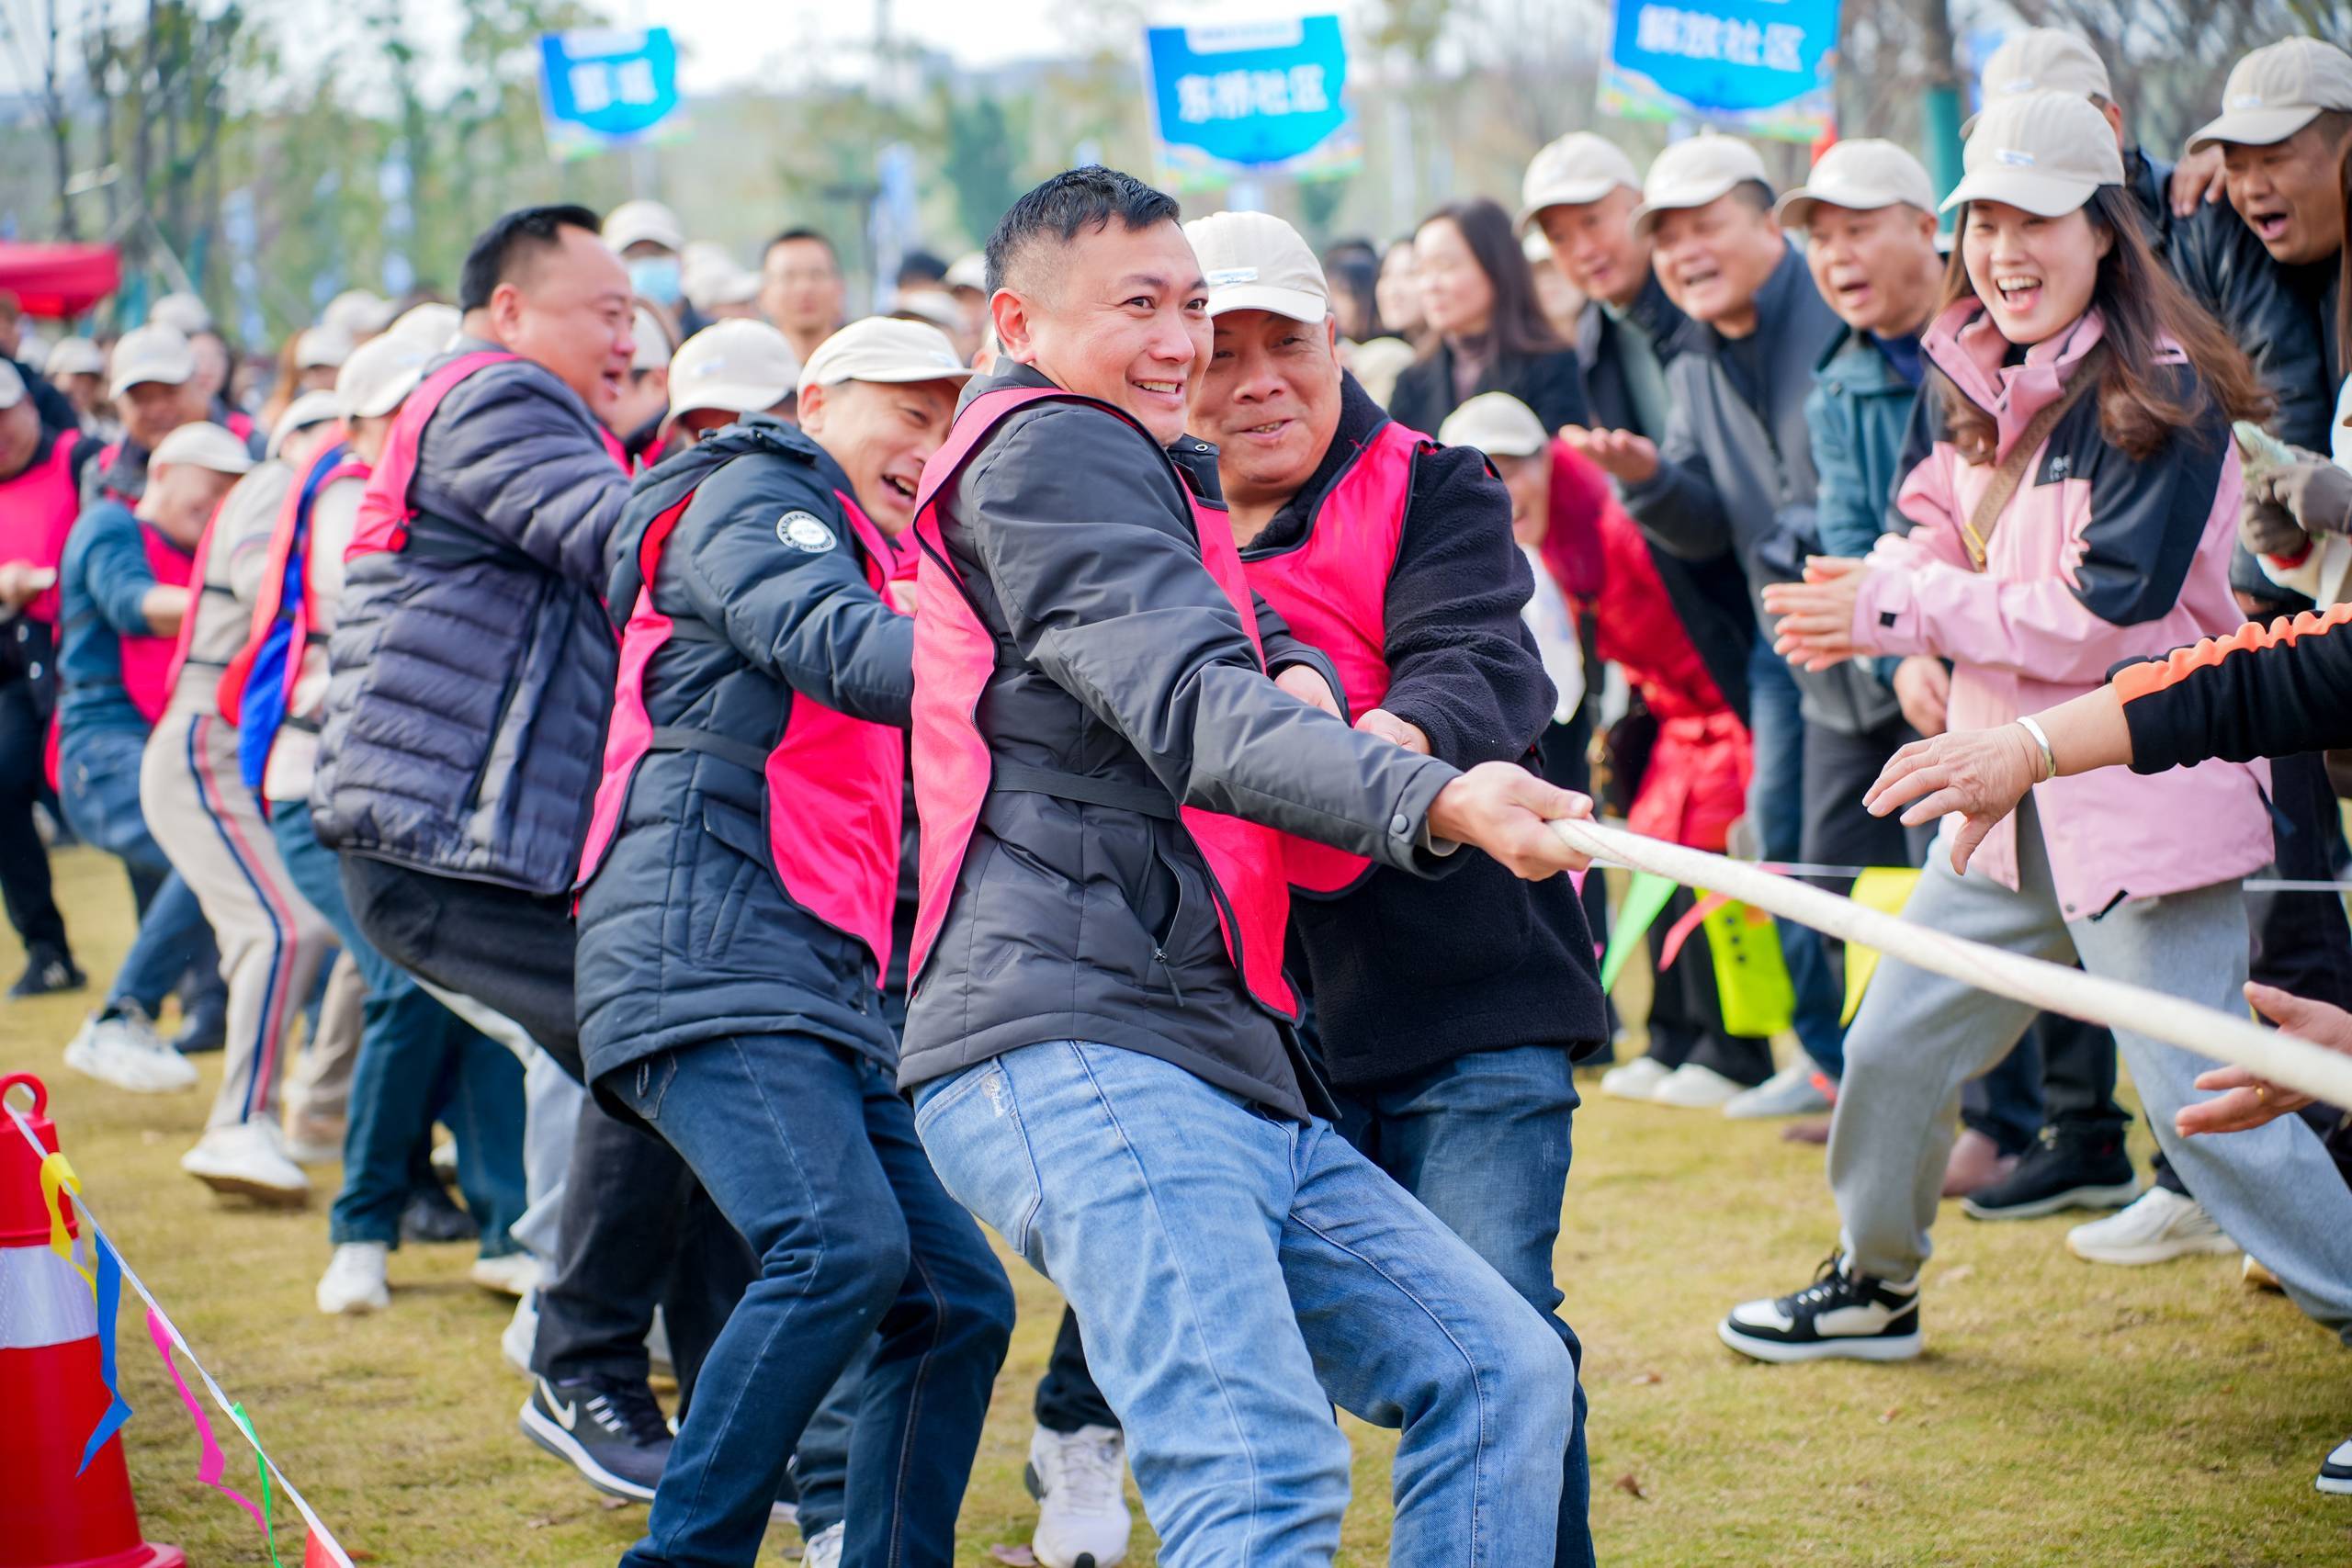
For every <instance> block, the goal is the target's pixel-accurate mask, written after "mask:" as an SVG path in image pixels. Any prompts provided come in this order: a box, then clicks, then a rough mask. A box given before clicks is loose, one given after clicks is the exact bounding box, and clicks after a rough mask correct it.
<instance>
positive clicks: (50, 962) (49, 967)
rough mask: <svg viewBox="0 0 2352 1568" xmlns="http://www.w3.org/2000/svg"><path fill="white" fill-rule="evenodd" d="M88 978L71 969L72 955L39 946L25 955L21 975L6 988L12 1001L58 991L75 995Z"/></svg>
mask: <svg viewBox="0 0 2352 1568" xmlns="http://www.w3.org/2000/svg"><path fill="white" fill-rule="evenodd" d="M89 983H90V977H89V976H86V975H85V974H83V973H82V971H81V970H79V969H77V968H75V967H74V955H73V954H72V953H68V952H66V951H65V950H64V949H63V948H62V947H51V946H50V945H49V944H48V943H46V942H43V943H42V944H41V945H40V946H38V947H36V948H33V949H32V950H31V951H30V952H28V953H26V954H25V972H24V974H22V975H21V976H17V983H16V984H15V985H13V986H11V987H8V994H9V995H10V996H12V997H46V996H50V995H51V994H53V993H55V992H58V991H78V990H80V989H81V988H82V987H85V986H86V985H88V984H89Z"/></svg>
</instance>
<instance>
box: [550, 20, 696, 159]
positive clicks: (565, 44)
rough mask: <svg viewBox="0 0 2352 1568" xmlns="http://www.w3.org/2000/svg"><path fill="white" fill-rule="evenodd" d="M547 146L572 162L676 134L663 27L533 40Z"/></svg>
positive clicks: (673, 68)
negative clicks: (658, 132)
mask: <svg viewBox="0 0 2352 1568" xmlns="http://www.w3.org/2000/svg"><path fill="white" fill-rule="evenodd" d="M539 101H540V106H541V107H542V109H543V111H544V113H545V116H546V118H547V126H548V146H549V147H550V148H552V149H553V150H554V152H555V154H556V156H558V157H560V158H577V157H580V156H582V155H583V154H585V153H589V152H604V151H605V150H606V149H607V148H612V147H626V146H628V145H629V144H631V143H633V142H637V141H645V140H648V139H649V138H650V137H652V136H653V134H654V132H655V131H656V130H657V129H660V130H662V131H663V132H665V133H668V132H674V131H676V130H678V129H680V123H679V121H678V120H676V119H675V118H673V117H675V116H676V115H677V110H678V50H677V46H676V45H675V44H674V43H673V42H672V41H671V39H670V29H669V28H640V29H637V30H634V31H629V30H621V29H614V28H597V29H594V30H589V31H582V32H569V33H547V34H543V35H541V37H540V39H539Z"/></svg>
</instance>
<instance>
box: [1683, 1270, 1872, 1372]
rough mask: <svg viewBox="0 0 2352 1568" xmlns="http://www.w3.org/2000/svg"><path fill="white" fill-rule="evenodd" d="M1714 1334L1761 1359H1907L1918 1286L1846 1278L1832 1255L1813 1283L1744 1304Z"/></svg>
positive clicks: (1859, 1276) (1860, 1276)
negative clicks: (1790, 1293) (1801, 1288)
mask: <svg viewBox="0 0 2352 1568" xmlns="http://www.w3.org/2000/svg"><path fill="white" fill-rule="evenodd" d="M1715 1332H1716V1333H1717V1334H1718V1335H1720V1336H1722V1337H1723V1342H1724V1344H1726V1345H1728V1346H1730V1347H1731V1348H1733V1349H1735V1350H1736V1351H1738V1352H1739V1353H1740V1354H1741V1355H1743V1356H1753V1357H1755V1358H1756V1359H1758V1360H1759V1361H1817V1360H1821V1359H1824V1358H1826V1357H1830V1356H1843V1357H1847V1358H1849V1359H1853V1360H1858V1361H1907V1360H1909V1359H1911V1358H1912V1357H1914V1356H1916V1355H1917V1354H1918V1353H1919V1281H1918V1280H1917V1279H1916V1278H1914V1279H1912V1280H1908V1281H1906V1282H1905V1283H1903V1284H1899V1285H1898V1284H1893V1283H1890V1282H1889V1281H1887V1280H1873V1279H1871V1278H1870V1277H1869V1276H1868V1275H1864V1274H1851V1273H1849V1272H1847V1269H1846V1260H1845V1258H1843V1257H1842V1256H1841V1255H1839V1254H1838V1253H1834V1252H1833V1253H1831V1254H1830V1255H1829V1257H1828V1258H1827V1259H1826V1260H1825V1261H1824V1262H1823V1263H1822V1265H1821V1269H1820V1271H1819V1272H1817V1273H1815V1275H1814V1277H1813V1283H1812V1284H1810V1285H1808V1286H1806V1287H1805V1288H1804V1290H1802V1291H1799V1292H1797V1293H1796V1294H1795V1295H1792V1296H1781V1297H1780V1298H1778V1299H1777V1300H1771V1301H1758V1302H1742V1303H1740V1304H1739V1305H1737V1306H1736V1307H1734V1308H1732V1309H1731V1315H1730V1316H1728V1317H1726V1318H1724V1320H1723V1323H1722V1324H1721V1325H1719V1326H1718V1327H1717V1328H1716V1330H1715Z"/></svg>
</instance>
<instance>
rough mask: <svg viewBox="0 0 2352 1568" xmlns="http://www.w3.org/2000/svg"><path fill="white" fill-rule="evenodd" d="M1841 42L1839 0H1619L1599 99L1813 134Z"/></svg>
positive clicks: (1788, 135)
mask: <svg viewBox="0 0 2352 1568" xmlns="http://www.w3.org/2000/svg"><path fill="white" fill-rule="evenodd" d="M1837 47H1838V0H1617V8H1616V20H1615V25H1614V27H1613V28H1612V30H1611V39H1610V49H1609V64H1608V68H1607V69H1606V70H1605V71H1604V72H1603V73H1602V78H1601V85H1600V107H1602V109H1603V110H1604V111H1606V112H1608V113H1611V114H1617V115H1622V116H1624V117H1625V118H1633V119H1679V118H1693V119H1700V120H1704V121H1706V122H1708V123H1710V124H1713V125H1716V126H1719V127H1722V128H1724V129H1726V130H1743V131H1746V132H1747V133H1748V134H1749V135H1753V136H1768V137H1774V138H1778V139H1780V140H1782V141H1814V140H1816V139H1817V138H1818V137H1819V136H1820V135H1821V134H1822V132H1823V131H1824V130H1826V129H1827V126H1828V123H1829V117H1830V101H1829V98H1830V80H1831V76H1832V73H1833V71H1834V69H1835V61H1834V56H1835V53H1836V51H1837Z"/></svg>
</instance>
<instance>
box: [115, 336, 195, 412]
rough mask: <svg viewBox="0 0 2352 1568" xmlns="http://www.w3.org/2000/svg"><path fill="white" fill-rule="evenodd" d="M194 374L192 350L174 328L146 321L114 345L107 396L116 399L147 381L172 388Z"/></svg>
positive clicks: (193, 354)
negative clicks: (112, 372) (111, 372)
mask: <svg viewBox="0 0 2352 1568" xmlns="http://www.w3.org/2000/svg"><path fill="white" fill-rule="evenodd" d="M195 374H196V350H194V349H192V348H190V347H189V346H188V343H187V338H186V337H184V336H182V335H181V333H180V332H179V330H178V329H177V328H176V327H166V326H162V325H159V324H157V323H155V322H153V321H150V322H149V323H148V324H147V325H145V326H143V327H133V328H131V329H130V331H129V332H127V333H123V334H122V336H121V337H120V338H119V339H118V340H117V341H116V343H115V345H114V378H113V379H112V380H111V381H109V382H108V383H107V396H108V397H110V398H119V397H120V396H122V395H123V394H124V393H125V392H128V391H129V390H130V389H131V388H133V387H137V386H141V385H142V384H144V383H146V382H149V381H160V382H162V383H163V384H164V385H165V386H167V387H176V386H179V385H180V384H181V383H182V382H184V381H186V380H187V378H189V377H191V376H193V375H195Z"/></svg>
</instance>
